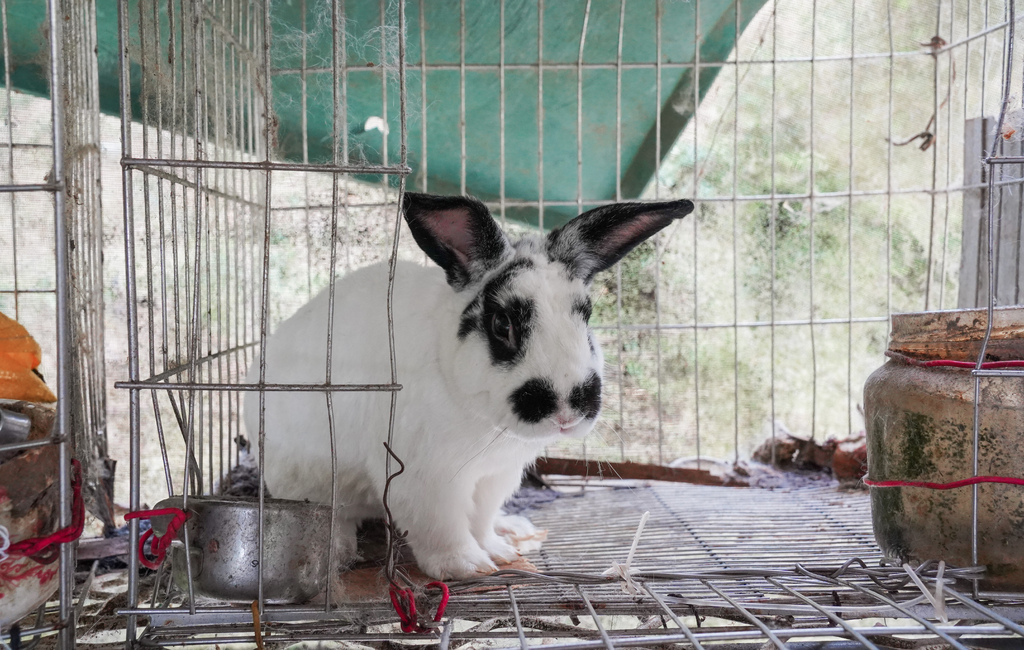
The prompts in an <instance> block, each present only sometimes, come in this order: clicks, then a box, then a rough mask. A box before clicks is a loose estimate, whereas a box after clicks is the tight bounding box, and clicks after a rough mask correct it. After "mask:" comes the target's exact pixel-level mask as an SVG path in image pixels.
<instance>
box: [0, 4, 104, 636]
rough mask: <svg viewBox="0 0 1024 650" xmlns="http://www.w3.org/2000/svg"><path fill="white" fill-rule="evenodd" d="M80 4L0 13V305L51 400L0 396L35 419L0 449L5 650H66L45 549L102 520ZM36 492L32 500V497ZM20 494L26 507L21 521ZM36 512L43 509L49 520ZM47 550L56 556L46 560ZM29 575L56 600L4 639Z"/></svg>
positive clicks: (96, 310) (89, 26)
mask: <svg viewBox="0 0 1024 650" xmlns="http://www.w3.org/2000/svg"><path fill="white" fill-rule="evenodd" d="M93 9H94V8H93V7H92V6H91V5H88V4H86V3H75V2H59V1H53V2H46V3H38V4H37V5H33V6H31V7H27V8H26V7H12V6H11V5H10V4H9V3H5V4H3V5H2V6H0V29H2V40H3V51H2V59H3V75H4V77H3V93H2V94H0V105H2V108H0V114H2V116H3V117H2V127H0V133H2V136H0V138H2V142H3V145H2V150H3V154H0V169H2V171H0V176H2V180H0V195H2V197H3V198H2V199H0V233H2V234H0V310H2V311H3V312H4V313H5V314H6V315H7V316H8V317H10V318H13V319H14V320H16V321H19V322H20V323H21V324H22V325H24V326H25V328H26V329H27V331H28V332H29V333H30V334H31V335H32V336H33V337H34V338H35V339H36V340H37V341H38V342H39V344H40V347H41V349H42V361H41V364H40V366H39V371H40V374H41V375H42V377H43V378H44V380H45V381H47V382H48V383H49V386H51V387H53V393H54V394H55V395H56V397H57V402H56V404H54V405H52V412H53V418H50V417H49V416H48V415H46V414H47V413H49V412H50V411H48V410H47V409H48V408H49V406H50V405H47V406H44V407H43V408H32V407H26V406H25V405H24V404H18V403H14V404H13V405H12V403H11V402H9V401H7V400H5V401H4V403H3V406H5V407H6V408H7V409H14V410H15V411H21V412H23V413H33V414H35V415H32V420H33V424H32V427H33V430H32V431H31V433H30V434H29V437H28V439H27V440H23V441H20V442H8V443H6V444H3V445H0V451H2V452H3V454H4V461H3V462H4V463H7V462H8V461H11V464H10V465H7V469H8V470H9V471H8V472H6V473H5V482H7V481H10V480H12V479H13V480H14V481H15V484H14V485H11V484H6V485H4V491H3V492H4V494H3V500H4V502H5V503H4V517H5V523H7V524H9V525H10V526H11V528H10V530H8V528H7V526H0V528H3V533H4V534H3V537H4V545H3V551H4V552H3V554H2V556H3V558H4V564H5V566H4V569H3V581H4V592H5V594H4V595H5V596H6V601H5V603H4V608H3V609H4V618H5V620H4V621H3V623H4V625H3V628H4V629H3V630H2V636H0V641H2V642H3V643H4V644H5V645H6V644H17V642H18V640H20V641H21V643H23V644H26V645H37V644H38V643H39V642H40V640H41V639H42V638H43V637H46V636H51V637H52V636H56V638H57V639H58V640H59V643H60V644H61V645H62V646H63V647H72V646H73V645H74V638H75V622H74V621H75V617H74V614H75V611H74V601H73V590H74V586H75V555H74V547H73V544H72V543H60V544H57V543H56V542H54V541H53V540H54V539H57V538H59V539H61V540H65V541H66V540H67V539H72V538H75V537H77V534H80V532H81V525H82V523H83V522H84V516H85V508H86V507H88V510H89V511H90V512H92V513H94V514H95V515H96V516H97V517H98V518H99V519H100V520H102V521H104V522H108V523H112V520H113V519H112V513H111V496H112V487H113V486H112V482H111V480H112V478H113V476H112V472H113V465H112V463H111V462H110V461H109V459H108V457H107V453H106V440H107V438H106V435H107V431H106V379H105V373H104V367H105V366H104V353H105V350H104V323H103V316H104V311H103V304H104V300H103V298H104V295H103V288H104V286H103V280H102V264H101V262H100V260H101V259H102V247H103V237H102V218H101V214H102V210H101V202H100V189H101V183H100V143H99V129H98V125H99V122H98V118H99V109H98V83H97V76H98V71H97V65H96V28H95V14H94V10H93ZM26 14H28V15H29V16H31V17H32V18H38V19H39V22H40V27H41V29H42V31H41V33H40V34H39V36H40V38H39V39H38V40H36V39H34V38H33V35H32V34H23V33H19V31H18V27H17V26H16V24H20V23H19V21H20V20H22V19H24V18H25V17H26ZM37 14H38V15H37ZM25 43H29V46H30V47H31V48H35V49H33V61H32V63H31V65H28V66H22V65H19V64H18V63H17V62H15V60H14V59H15V58H16V57H12V52H13V51H15V50H16V49H18V48H19V47H20V46H21V45H23V44H25ZM28 77H31V78H32V79H33V80H35V81H36V82H38V83H37V85H36V86H34V87H33V91H34V92H35V93H38V94H40V95H45V96H48V97H49V100H50V101H46V100H44V99H41V98H39V97H35V96H32V95H30V94H25V93H21V92H15V88H16V87H20V85H21V84H20V81H22V80H24V79H26V78H28ZM26 408H28V410H25V409H26ZM37 415H41V417H37ZM40 423H42V424H41V425H40ZM51 423H52V426H51ZM37 425H40V426H37ZM46 427H50V430H49V431H47V430H45V428H46ZM37 433H38V435H37ZM12 459H13V460H12ZM26 462H27V463H29V464H33V463H34V468H33V469H34V471H35V472H36V474H37V476H36V477H34V478H33V477H31V476H30V474H31V472H26V471H25V469H24V465H22V469H21V473H20V474H19V473H18V470H17V469H15V470H10V468H11V467H12V466H13V465H15V464H17V463H26ZM19 481H23V483H21V484H19V483H18V482H19ZM30 488H31V489H30ZM36 488H38V489H39V491H38V492H32V491H31V490H34V489H36ZM19 494H20V495H21V496H20V497H17V498H16V496H15V495H19ZM79 495H84V496H83V497H82V498H80V496H79ZM26 498H29V499H34V500H35V501H33V502H32V506H31V507H30V508H28V512H27V514H26V512H25V510H26V501H25V499H26ZM48 503H53V504H55V505H54V506H53V510H52V512H51V510H50V506H48V505H47V504H48ZM35 513H38V518H37V521H38V524H39V525H40V526H39V527H38V531H37V532H38V534H39V536H38V537H35V536H32V535H31V534H30V535H28V537H29V538H31V539H27V538H25V537H23V534H24V533H25V530H26V529H25V525H24V522H25V521H31V520H32V517H33V516H35ZM19 518H20V519H19ZM76 531H77V532H76ZM29 532H30V533H31V532H32V530H31V529H29ZM51 533H52V534H51ZM43 539H50V540H51V541H50V542H49V543H48V544H47V545H46V546H45V547H43V549H42V550H41V551H40V550H39V549H38V547H36V546H33V547H32V548H33V549H34V550H31V551H26V550H25V549H24V548H20V549H19V546H23V545H24V544H29V543H31V541H32V540H43ZM57 550H59V554H58V553H54V551H57ZM8 551H9V553H8ZM37 551H38V552H37ZM44 556H45V559H44ZM36 562H38V564H35V566H33V564H34V563H36ZM33 580H38V581H39V583H40V585H44V584H46V583H48V584H50V585H51V586H52V587H53V588H54V589H56V593H55V594H54V597H53V600H52V601H51V602H50V603H43V604H41V605H40V606H39V608H38V610H35V609H33V611H32V612H31V615H30V616H28V617H26V619H25V620H24V621H21V622H20V630H19V631H18V633H14V632H13V631H12V628H13V627H15V626H16V625H17V624H18V621H17V619H18V618H19V613H20V612H24V607H23V606H24V604H25V601H20V599H26V600H28V599H33V600H38V598H39V597H40V595H39V594H36V593H33V590H32V588H31V586H29V588H27V589H25V588H23V587H24V586H25V584H26V583H31V582H32V581H33ZM41 589H45V587H41ZM42 597H45V594H42Z"/></svg>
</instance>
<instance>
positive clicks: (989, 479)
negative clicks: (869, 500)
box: [864, 476, 1024, 490]
mask: <svg viewBox="0 0 1024 650" xmlns="http://www.w3.org/2000/svg"><path fill="white" fill-rule="evenodd" d="M978 483H1007V484H1009V485H1024V478H1012V477H1009V476H975V477H972V478H965V479H960V480H959V481H952V482H950V483H932V482H929V481H872V480H869V479H868V478H867V477H864V484H865V485H869V486H871V487H883V488H885V487H919V488H927V489H929V490H953V489H956V488H961V487H965V486H967V485H976V484H978Z"/></svg>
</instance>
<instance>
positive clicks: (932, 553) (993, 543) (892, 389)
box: [864, 307, 1024, 589]
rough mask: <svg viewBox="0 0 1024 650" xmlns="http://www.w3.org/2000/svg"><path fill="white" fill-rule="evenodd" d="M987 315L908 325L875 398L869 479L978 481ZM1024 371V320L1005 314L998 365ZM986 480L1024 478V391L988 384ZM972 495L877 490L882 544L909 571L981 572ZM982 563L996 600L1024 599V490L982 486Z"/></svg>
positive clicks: (899, 332) (895, 324)
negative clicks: (942, 363)
mask: <svg viewBox="0 0 1024 650" xmlns="http://www.w3.org/2000/svg"><path fill="white" fill-rule="evenodd" d="M987 322H988V315H987V312H986V310H956V311H941V312H926V313H916V314H897V315H894V316H893V317H892V336H891V339H890V342H889V353H890V359H889V360H888V361H887V362H886V363H885V365H883V366H882V367H881V368H879V369H878V370H876V371H875V372H874V373H873V374H872V375H871V376H870V377H869V378H868V380H867V383H866V384H865V386H864V416H865V424H866V427H867V439H868V478H869V479H870V480H872V481H913V482H930V483H950V482H953V481H957V480H960V479H965V478H970V477H971V476H972V475H973V471H972V467H973V459H974V442H973V438H974V436H973V429H974V426H973V423H974V378H973V377H972V375H971V369H970V368H965V369H962V368H951V367H922V366H920V365H918V363H919V362H921V361H930V360H936V359H948V360H954V361H968V362H974V361H977V355H978V353H979V351H980V347H981V342H982V340H983V338H984V336H985V329H986V325H987ZM1009 359H1024V309H1022V308H1020V307H1016V308H1006V309H998V310H996V312H995V315H994V317H993V328H992V337H991V339H990V342H989V345H988V347H987V349H986V359H985V360H986V361H1002V360H1009ZM980 395H981V399H980V403H981V410H980V421H979V446H978V474H979V475H982V476H984V475H988V476H1002V477H1014V478H1024V380H1021V379H1020V378H1019V377H1015V378H982V379H981V393H980ZM971 502H972V487H971V486H966V487H961V488H956V489H951V490H936V489H929V488H924V487H872V488H871V512H872V520H873V524H874V530H875V538H876V539H877V541H878V544H879V546H881V548H882V550H883V551H884V552H885V553H886V554H887V555H888V556H891V557H894V558H898V559H900V560H917V561H923V560H945V561H946V562H947V563H948V564H951V565H954V566H960V567H963V566H970V565H971V537H972V503H971ZM978 560H979V563H981V564H985V565H986V566H987V571H986V576H987V577H986V581H985V582H986V584H987V586H988V587H991V588H1011V589H1021V588H1024V486H1020V485H1009V484H1001V483H984V484H980V485H979V486H978Z"/></svg>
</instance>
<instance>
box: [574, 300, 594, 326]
mask: <svg viewBox="0 0 1024 650" xmlns="http://www.w3.org/2000/svg"><path fill="white" fill-rule="evenodd" d="M593 310H594V307H593V305H592V304H591V302H590V296H584V297H583V298H582V299H580V300H577V301H575V302H574V303H572V313H574V314H578V315H579V316H580V318H582V319H583V322H584V323H589V322H590V314H591V312H593Z"/></svg>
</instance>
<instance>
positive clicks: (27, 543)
mask: <svg viewBox="0 0 1024 650" xmlns="http://www.w3.org/2000/svg"><path fill="white" fill-rule="evenodd" d="M71 471H72V479H71V490H72V500H71V523H70V524H69V525H67V526H65V527H64V528H61V529H60V530H58V531H57V532H55V533H53V534H52V535H47V536H46V537H33V538H31V539H25V540H22V541H20V542H18V543H17V544H11V547H10V548H8V549H7V553H8V554H9V555H22V556H25V557H30V558H32V559H33V560H35V561H36V562H38V563H40V564H51V563H53V562H54V561H56V560H57V558H58V557H60V546H59V545H60V544H68V543H70V542H73V541H75V540H76V539H78V538H79V537H81V536H82V530H83V529H84V528H85V501H84V500H83V499H82V464H81V463H79V462H78V461H77V460H74V459H72V461H71Z"/></svg>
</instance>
